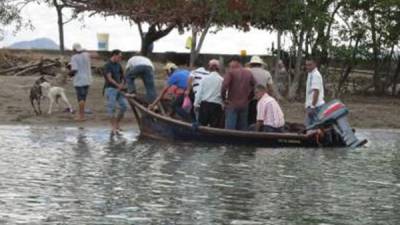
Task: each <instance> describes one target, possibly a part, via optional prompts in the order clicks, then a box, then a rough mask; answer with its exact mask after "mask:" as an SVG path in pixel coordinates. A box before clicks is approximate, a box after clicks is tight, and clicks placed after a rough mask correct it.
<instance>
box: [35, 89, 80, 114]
mask: <svg viewBox="0 0 400 225" xmlns="http://www.w3.org/2000/svg"><path fill="white" fill-rule="evenodd" d="M40 86H41V87H42V90H43V95H44V96H46V97H48V98H49V100H50V104H49V111H48V114H51V113H52V109H53V104H54V102H56V104H58V99H59V98H61V99H62V100H63V101H64V102H65V104H66V105H67V106H68V111H69V112H70V113H72V112H73V110H72V106H71V104H70V103H69V101H68V98H67V96H66V95H65V90H64V88H62V87H52V86H51V84H50V83H49V82H43V83H41V84H40Z"/></svg>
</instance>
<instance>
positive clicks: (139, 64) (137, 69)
mask: <svg viewBox="0 0 400 225" xmlns="http://www.w3.org/2000/svg"><path fill="white" fill-rule="evenodd" d="M125 75H126V81H127V84H128V92H129V93H135V94H136V85H135V79H136V78H138V77H140V78H141V79H142V80H143V84H144V87H145V88H146V98H147V101H149V102H153V101H154V100H155V99H156V97H157V93H156V88H155V85H154V65H153V63H152V62H151V60H150V59H148V58H146V57H144V56H139V55H138V56H133V57H131V58H130V59H129V60H128V63H127V65H126V71H125Z"/></svg>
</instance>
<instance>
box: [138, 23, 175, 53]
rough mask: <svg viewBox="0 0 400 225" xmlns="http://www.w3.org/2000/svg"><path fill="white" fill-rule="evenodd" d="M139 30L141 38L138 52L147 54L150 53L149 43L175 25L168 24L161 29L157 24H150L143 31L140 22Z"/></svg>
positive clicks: (163, 35) (162, 35)
mask: <svg viewBox="0 0 400 225" xmlns="http://www.w3.org/2000/svg"><path fill="white" fill-rule="evenodd" d="M138 27H139V32H140V35H141V38H142V45H141V48H140V54H141V55H143V56H148V55H149V54H150V53H152V50H153V49H152V47H151V45H152V44H154V42H155V41H157V40H159V39H161V38H163V37H165V36H167V35H168V34H169V33H170V32H171V31H172V30H173V29H174V27H175V24H174V25H169V26H168V27H166V28H165V29H162V28H161V27H160V26H158V24H150V27H149V29H148V31H147V32H146V33H144V32H143V30H142V27H141V24H140V23H138Z"/></svg>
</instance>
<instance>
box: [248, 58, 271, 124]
mask: <svg viewBox="0 0 400 225" xmlns="http://www.w3.org/2000/svg"><path fill="white" fill-rule="evenodd" d="M249 66H250V71H251V73H252V74H253V77H254V80H255V81H256V86H257V85H262V86H264V87H266V89H267V92H268V94H269V95H271V96H274V88H273V84H274V82H273V81H272V76H271V74H270V72H268V71H267V70H266V69H264V68H263V67H265V66H266V64H265V62H264V61H263V60H262V59H261V58H260V56H253V57H251V59H250V62H249ZM256 115H257V99H255V98H254V99H252V100H251V101H250V103H249V116H248V120H249V124H253V123H255V122H256Z"/></svg>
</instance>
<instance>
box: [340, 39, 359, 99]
mask: <svg viewBox="0 0 400 225" xmlns="http://www.w3.org/2000/svg"><path fill="white" fill-rule="evenodd" d="M360 41H361V36H358V37H357V40H356V43H355V45H354V48H353V52H352V54H351V59H350V60H348V62H347V66H346V69H345V70H344V72H343V73H342V75H341V77H340V80H339V84H338V87H337V90H336V97H339V96H340V94H341V93H342V88H343V86H344V84H345V83H346V82H347V79H348V78H349V76H350V73H351V71H352V70H353V67H354V65H355V62H356V56H357V51H358V46H359V44H360ZM350 45H351V42H350Z"/></svg>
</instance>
